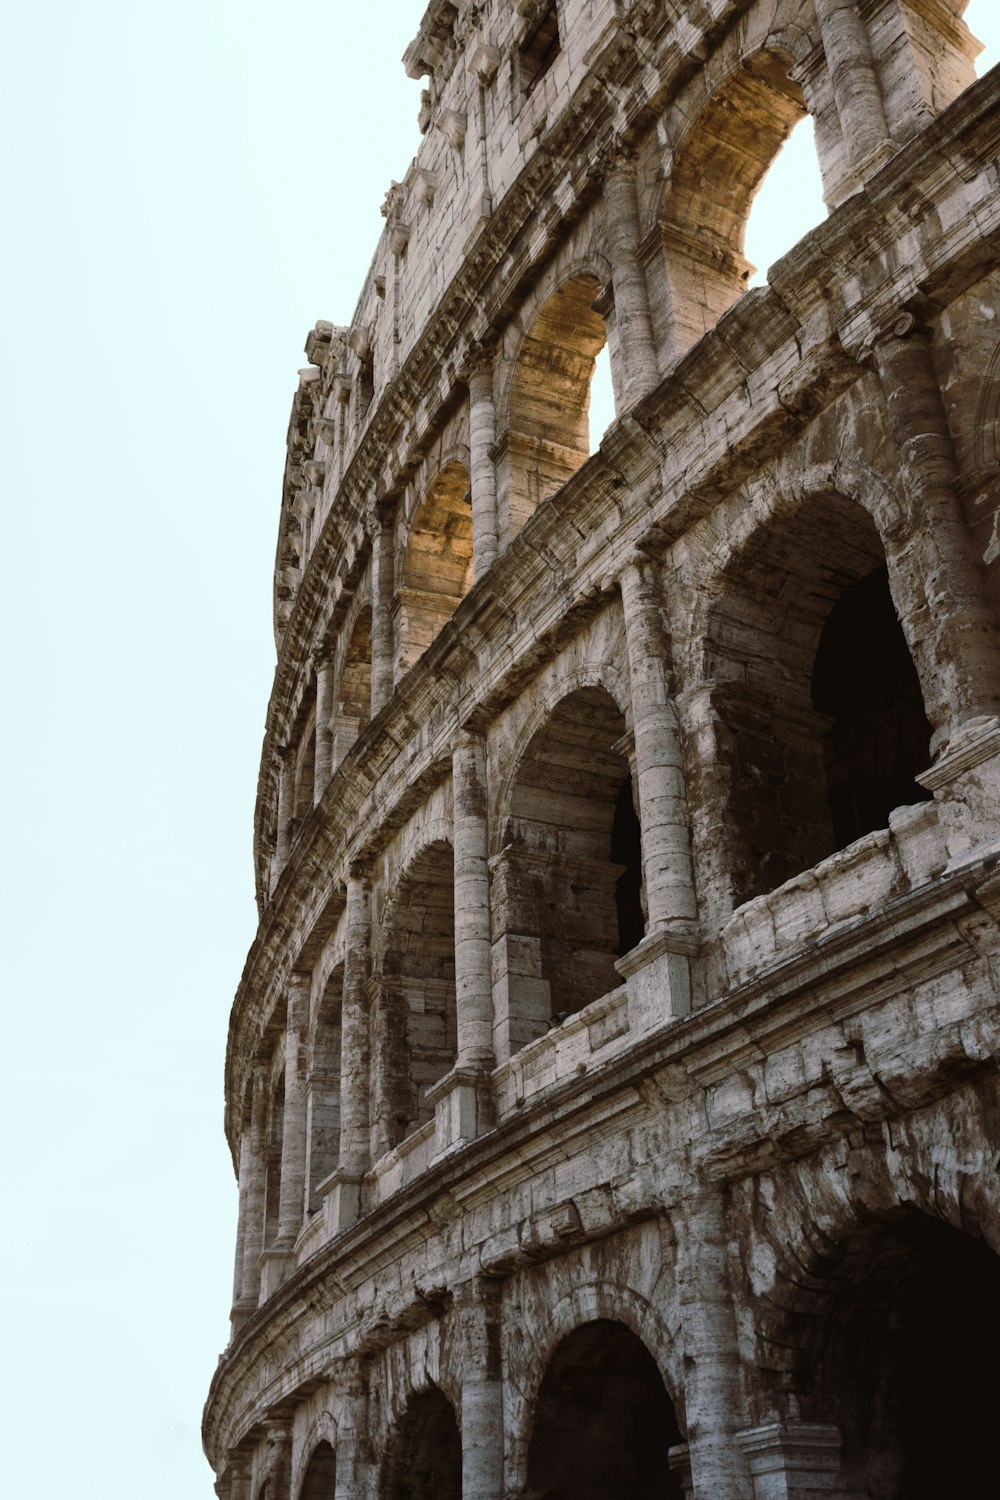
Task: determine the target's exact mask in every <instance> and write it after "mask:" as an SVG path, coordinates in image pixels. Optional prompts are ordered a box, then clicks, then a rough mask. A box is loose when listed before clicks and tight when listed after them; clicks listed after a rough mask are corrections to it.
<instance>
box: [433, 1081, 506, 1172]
mask: <svg viewBox="0 0 1000 1500" xmlns="http://www.w3.org/2000/svg"><path fill="white" fill-rule="evenodd" d="M425 1097H426V1099H427V1102H428V1104H433V1106H434V1155H435V1156H443V1155H444V1153H445V1152H446V1151H453V1150H454V1149H455V1147H456V1146H461V1145H463V1144H464V1143H465V1142H466V1141H474V1140H475V1139H476V1137H477V1136H479V1135H482V1133H483V1131H484V1130H488V1129H489V1128H490V1126H491V1125H493V1123H494V1111H493V1097H492V1092H491V1089H490V1082H489V1075H488V1074H487V1073H485V1072H484V1071H483V1070H482V1069H480V1068H452V1070H451V1072H450V1073H446V1074H445V1075H444V1077H443V1078H439V1079H438V1081H437V1083H435V1084H432V1085H431V1087H430V1088H429V1089H428V1090H427V1093H426V1096H425Z"/></svg>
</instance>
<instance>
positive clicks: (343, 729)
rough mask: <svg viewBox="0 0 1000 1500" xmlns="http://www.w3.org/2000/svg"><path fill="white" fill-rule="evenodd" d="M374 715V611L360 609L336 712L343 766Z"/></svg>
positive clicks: (336, 757) (337, 757) (336, 744)
mask: <svg viewBox="0 0 1000 1500" xmlns="http://www.w3.org/2000/svg"><path fill="white" fill-rule="evenodd" d="M371 716H372V612H371V609H370V608H368V607H367V606H366V607H365V608H364V609H362V610H360V611H359V613H358V617H357V619H356V620H355V622H354V626H353V628H352V630H351V634H350V639H349V640H348V642H347V648H346V650H345V652H344V660H343V663H342V665H341V668H340V678H339V681H338V686H337V706H336V711H335V713H334V715H333V763H334V765H335V766H336V765H339V764H340V762H341V761H342V760H343V758H344V756H345V755H346V754H347V752H348V750H350V748H351V746H352V745H353V744H354V741H355V740H356V739H357V737H358V735H359V734H360V733H361V731H362V730H363V729H364V728H365V727H366V725H367V723H368V720H369V719H370V718H371Z"/></svg>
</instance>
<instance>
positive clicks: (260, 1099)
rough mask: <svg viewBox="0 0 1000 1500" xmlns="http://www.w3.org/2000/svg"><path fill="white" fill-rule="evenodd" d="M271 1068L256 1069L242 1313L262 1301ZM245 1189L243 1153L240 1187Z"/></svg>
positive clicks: (247, 1189)
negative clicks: (261, 1269)
mask: <svg viewBox="0 0 1000 1500" xmlns="http://www.w3.org/2000/svg"><path fill="white" fill-rule="evenodd" d="M268 1078H269V1071H268V1069H267V1068H265V1067H264V1066H263V1065H262V1064H258V1065H257V1066H256V1067H255V1068H254V1070H253V1093H252V1096H251V1106H250V1153H249V1154H250V1161H249V1168H248V1172H247V1188H246V1216H245V1230H244V1235H243V1290H242V1293H241V1295H240V1311H241V1313H250V1312H252V1311H253V1309H254V1308H255V1307H256V1306H257V1304H258V1302H259V1300H260V1254H261V1251H262V1250H263V1248H264V1187H265V1181H266V1178H265V1169H264V1146H265V1144H266V1133H267V1086H268ZM242 1188H243V1173H242V1152H241V1168H240V1190H241V1193H242Z"/></svg>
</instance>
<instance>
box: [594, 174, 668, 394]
mask: <svg viewBox="0 0 1000 1500" xmlns="http://www.w3.org/2000/svg"><path fill="white" fill-rule="evenodd" d="M604 218H605V226H606V239H605V243H606V245H607V251H608V259H609V260H610V262H611V280H612V285H613V287H614V293H615V321H616V323H617V325H618V347H619V350H620V353H621V361H622V370H623V373H624V390H623V392H622V395H623V402H622V404H623V405H628V404H630V403H631V402H633V401H637V400H638V399H639V397H640V396H644V395H646V393H647V392H648V391H651V390H652V389H653V387H654V386H655V385H656V383H657V380H658V379H659V366H658V361H657V357H656V339H655V337H654V335H653V319H652V316H651V314H650V310H649V293H648V291H647V289H646V277H645V274H644V273H643V269H642V265H641V264H640V262H639V257H638V254H637V247H638V245H639V241H640V239H641V238H642V236H641V233H640V230H639V204H638V199H637V197H636V185H635V162H634V160H633V159H632V157H631V156H629V155H626V154H619V155H617V156H616V157H615V158H614V160H613V161H612V163H611V166H610V170H609V171H608V174H607V176H606V177H605V179H604Z"/></svg>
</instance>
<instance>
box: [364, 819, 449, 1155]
mask: <svg viewBox="0 0 1000 1500" xmlns="http://www.w3.org/2000/svg"><path fill="white" fill-rule="evenodd" d="M381 980H382V1003H381V1005H380V1007H379V1016H378V1018H377V1023H376V1066H377V1068H378V1070H379V1073H380V1075H381V1086H380V1087H379V1089H378V1095H379V1096H380V1097H378V1098H377V1100H376V1109H377V1112H378V1113H379V1114H381V1116H382V1121H381V1125H382V1136H383V1138H382V1140H381V1141H380V1143H379V1144H380V1145H381V1146H383V1147H388V1146H394V1145H396V1144H398V1142H399V1141H401V1140H402V1139H404V1137H406V1136H408V1135H409V1134H411V1132H412V1131H414V1130H417V1129H419V1127H420V1126H421V1125H423V1124H425V1123H426V1122H427V1121H428V1120H429V1119H431V1117H432V1115H433V1109H432V1108H431V1106H430V1105H429V1104H428V1103H427V1098H426V1095H427V1090H428V1089H429V1088H430V1087H431V1086H432V1085H433V1084H435V1083H437V1082H438V1080H439V1079H440V1078H443V1077H444V1075H445V1074H446V1073H447V1072H448V1070H449V1069H450V1068H451V1067H452V1066H453V1065H454V1062H455V1054H456V1051H457V1047H458V1022H457V1015H456V1008H455V871H454V860H453V857H452V849H451V845H450V844H449V843H446V842H445V841H444V840H440V841H438V842H436V843H433V844H430V845H428V847H427V848H426V849H424V850H422V851H421V853H420V854H419V855H418V856H417V858H416V859H415V860H414V861H413V864H412V865H411V866H410V868H409V870H408V871H407V873H406V875H405V876H404V877H403V879H402V880H401V882H400V884H399V887H398V889H397V891H396V893H395V895H394V897H393V902H392V908H391V912H390V916H389V930H388V933H387V935H386V947H385V953H384V955H383V959H382V971H381Z"/></svg>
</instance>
